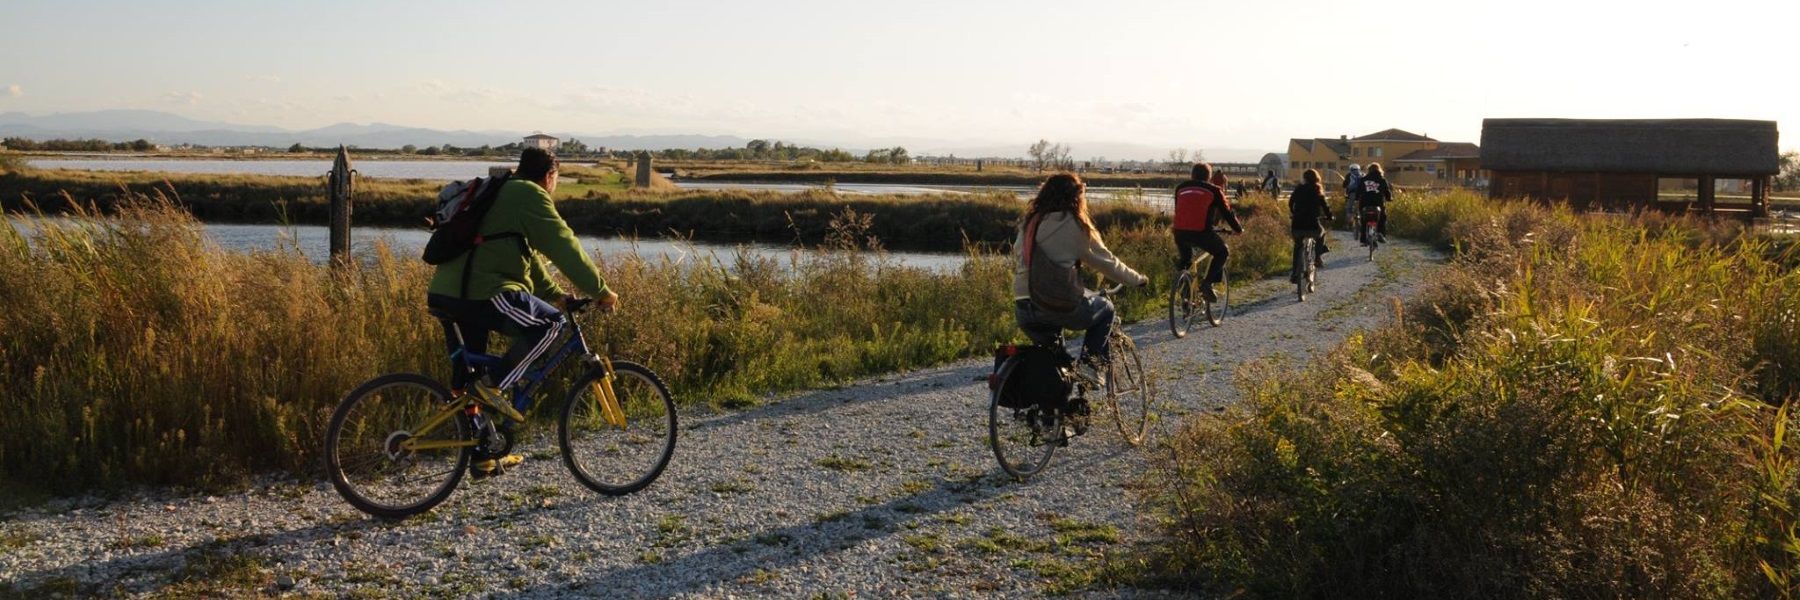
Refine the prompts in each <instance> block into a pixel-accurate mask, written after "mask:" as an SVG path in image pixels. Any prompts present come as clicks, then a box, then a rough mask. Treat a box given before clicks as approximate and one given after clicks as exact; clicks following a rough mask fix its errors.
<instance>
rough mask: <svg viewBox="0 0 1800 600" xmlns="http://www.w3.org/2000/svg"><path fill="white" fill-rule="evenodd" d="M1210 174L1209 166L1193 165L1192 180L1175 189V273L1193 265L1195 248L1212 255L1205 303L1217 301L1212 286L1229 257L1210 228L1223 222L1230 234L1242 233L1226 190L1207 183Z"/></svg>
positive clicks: (1205, 283)
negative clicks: (1228, 227) (1229, 226)
mask: <svg viewBox="0 0 1800 600" xmlns="http://www.w3.org/2000/svg"><path fill="white" fill-rule="evenodd" d="M1212 174H1213V168H1212V165H1209V164H1206V163H1195V164H1194V178H1193V179H1189V180H1187V181H1184V182H1182V183H1181V185H1178V186H1175V227H1174V230H1175V249H1176V255H1177V257H1176V259H1175V270H1176V271H1184V270H1187V268H1188V265H1191V264H1193V262H1194V248H1199V249H1201V250H1204V251H1206V253H1207V254H1211V255H1212V257H1213V259H1212V268H1210V269H1207V271H1206V279H1205V280H1204V281H1203V282H1202V283H1201V285H1200V295H1202V296H1205V297H1206V301H1207V302H1216V301H1218V299H1219V297H1218V294H1217V293H1215V292H1214V291H1213V284H1214V283H1218V282H1219V281H1220V280H1223V279H1224V278H1225V258H1226V257H1228V256H1230V255H1231V248H1230V247H1228V246H1226V245H1225V238H1224V237H1221V236H1220V235H1219V232H1218V231H1215V230H1214V229H1213V228H1214V227H1216V226H1218V224H1219V221H1224V222H1226V223H1230V224H1231V230H1232V232H1233V233H1243V232H1244V226H1243V224H1241V223H1239V222H1238V218H1237V213H1236V212H1233V211H1232V210H1231V201H1229V200H1226V199H1225V190H1222V189H1219V186H1216V185H1213V184H1212V183H1211V182H1210V181H1208V180H1209V179H1211V178H1212Z"/></svg>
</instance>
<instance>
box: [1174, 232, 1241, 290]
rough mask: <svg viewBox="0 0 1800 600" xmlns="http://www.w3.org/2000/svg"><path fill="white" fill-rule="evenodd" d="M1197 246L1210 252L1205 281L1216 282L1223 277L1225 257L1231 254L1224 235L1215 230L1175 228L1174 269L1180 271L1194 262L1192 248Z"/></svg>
mask: <svg viewBox="0 0 1800 600" xmlns="http://www.w3.org/2000/svg"><path fill="white" fill-rule="evenodd" d="M1195 248H1199V249H1201V250H1204V251H1206V253H1207V254H1211V255H1212V257H1213V260H1212V265H1211V266H1210V267H1209V268H1207V270H1206V280H1205V281H1206V282H1207V283H1218V282H1220V281H1223V280H1224V279H1225V259H1226V258H1229V257H1230V256H1231V248H1228V247H1226V246H1225V237H1224V236H1221V235H1219V232H1217V231H1189V230H1186V229H1177V230H1175V271H1176V272H1178V273H1179V272H1181V271H1186V270H1187V269H1188V265H1192V264H1194V249H1195Z"/></svg>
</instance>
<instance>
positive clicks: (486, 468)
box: [469, 454, 525, 479]
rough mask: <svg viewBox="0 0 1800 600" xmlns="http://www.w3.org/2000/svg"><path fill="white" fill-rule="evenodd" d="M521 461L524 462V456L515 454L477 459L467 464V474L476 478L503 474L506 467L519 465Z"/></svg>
mask: <svg viewBox="0 0 1800 600" xmlns="http://www.w3.org/2000/svg"><path fill="white" fill-rule="evenodd" d="M523 462H525V457H523V456H520V455H517V454H508V455H506V456H502V457H500V458H490V459H487V460H478V461H475V462H473V463H470V464H469V475H470V476H473V477H474V478H476V479H486V478H488V477H493V476H495V475H505V474H506V470H507V469H508V468H511V467H516V466H519V463H523Z"/></svg>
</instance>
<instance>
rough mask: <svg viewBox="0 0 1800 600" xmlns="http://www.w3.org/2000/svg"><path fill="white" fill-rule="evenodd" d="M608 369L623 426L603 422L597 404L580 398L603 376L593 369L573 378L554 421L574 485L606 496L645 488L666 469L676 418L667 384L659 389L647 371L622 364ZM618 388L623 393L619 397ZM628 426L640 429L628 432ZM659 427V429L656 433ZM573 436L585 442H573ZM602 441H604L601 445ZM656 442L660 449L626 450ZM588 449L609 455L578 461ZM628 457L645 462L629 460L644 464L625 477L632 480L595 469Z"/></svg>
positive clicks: (659, 382)
mask: <svg viewBox="0 0 1800 600" xmlns="http://www.w3.org/2000/svg"><path fill="white" fill-rule="evenodd" d="M612 367H613V375H614V380H613V381H614V383H613V390H614V394H615V395H616V396H618V398H619V404H620V409H621V410H622V411H623V412H624V414H625V417H626V420H625V421H624V422H625V423H626V425H623V426H615V425H610V424H604V423H602V422H601V419H603V417H602V416H601V414H600V413H599V411H598V408H597V407H598V405H597V404H596V403H595V402H594V401H591V400H589V399H588V398H584V396H589V397H590V398H591V394H592V393H593V391H594V386H593V385H592V384H593V383H594V382H596V381H598V380H599V379H600V378H601V377H603V376H604V375H605V373H604V372H603V371H602V370H600V369H598V368H595V369H590V370H588V372H587V373H585V374H583V375H582V376H581V377H580V378H579V379H576V380H575V381H574V382H573V383H574V386H573V387H572V388H571V389H570V390H569V397H568V401H567V402H565V403H564V404H563V410H562V416H561V418H560V419H558V422H557V443H558V445H559V446H561V448H562V455H563V466H565V467H568V469H569V473H570V474H572V475H574V476H575V480H576V481H580V482H581V484H582V485H585V486H587V487H588V489H591V490H594V491H596V492H600V493H602V494H605V495H608V496H623V495H625V494H630V493H632V492H636V491H638V490H642V489H644V488H645V487H647V486H649V485H650V484H651V483H652V482H655V481H656V478H657V477H659V476H661V475H662V472H663V470H664V469H666V468H668V466H669V460H670V459H671V458H673V457H674V456H675V438H676V436H677V421H678V419H677V417H676V414H675V398H674V397H673V396H671V395H670V394H669V388H668V386H665V385H663V382H662V379H661V378H659V377H657V376H656V373H655V372H653V371H651V370H650V368H649V367H645V366H643V365H640V364H637V363H634V362H630V361H623V360H615V361H613V363H612ZM632 382H635V384H634V383H632ZM621 389H624V390H625V391H624V392H623V393H621V392H620V391H619V390H621ZM659 412H660V414H658V413H659ZM590 418H591V419H592V421H591V423H592V424H593V425H594V427H592V428H589V427H588V426H587V425H588V424H589V423H590V421H589V419H590ZM633 423H635V424H642V425H645V427H644V428H642V429H629V427H630V424H633ZM571 424H574V425H573V426H572V425H571ZM614 427H617V428H618V431H617V432H616V433H617V434H619V435H612V434H613V433H615V432H614V431H613V429H614ZM659 428H660V429H661V431H658V429H659ZM582 434H591V436H592V439H587V438H588V437H589V436H588V435H582ZM603 434H604V435H603ZM577 436H579V437H582V438H584V439H581V440H577V439H576V437H577ZM602 438H604V439H605V440H607V441H605V442H601V441H600V440H601V439H602ZM657 439H660V440H661V441H662V446H661V447H659V448H649V449H644V448H639V450H640V451H639V452H630V450H631V447H632V446H644V445H647V444H651V443H654V441H655V440H657ZM621 444H623V445H621ZM588 450H598V451H599V452H601V453H603V454H608V455H610V456H605V457H604V460H591V461H590V460H583V459H582V457H583V456H585V455H586V454H588V452H587V451H588ZM642 450H648V452H645V451H642ZM628 454H631V455H635V456H637V457H640V458H645V459H648V461H634V462H642V463H644V465H643V468H642V469H641V470H639V471H636V472H635V474H632V475H630V477H633V478H631V479H626V480H623V481H620V480H615V479H611V478H609V477H607V476H606V475H607V474H606V473H602V472H601V471H600V470H599V469H602V468H605V467H611V466H615V465H619V464H623V463H625V462H626V460H627V459H628V458H630V457H629V456H627V455H628Z"/></svg>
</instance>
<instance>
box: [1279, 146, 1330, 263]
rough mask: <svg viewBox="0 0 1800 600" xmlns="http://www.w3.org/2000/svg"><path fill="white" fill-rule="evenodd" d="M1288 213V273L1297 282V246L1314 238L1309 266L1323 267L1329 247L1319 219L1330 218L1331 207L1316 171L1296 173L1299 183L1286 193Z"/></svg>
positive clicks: (1298, 259) (1298, 255)
mask: <svg viewBox="0 0 1800 600" xmlns="http://www.w3.org/2000/svg"><path fill="white" fill-rule="evenodd" d="M1288 214H1289V215H1291V216H1292V222H1291V223H1290V226H1291V228H1292V233H1293V237H1294V265H1295V267H1296V268H1295V270H1294V274H1293V275H1291V276H1290V278H1291V279H1295V280H1296V281H1295V283H1298V277H1299V268H1298V267H1299V264H1300V262H1299V261H1300V245H1301V243H1302V242H1305V241H1306V239H1307V238H1312V239H1314V240H1318V242H1317V243H1316V244H1314V246H1313V247H1314V248H1315V249H1316V250H1317V252H1315V253H1314V254H1313V265H1314V266H1318V267H1324V266H1325V253H1326V252H1330V251H1331V249H1329V248H1326V247H1325V226H1324V224H1323V223H1321V221H1329V220H1331V218H1332V217H1331V207H1330V206H1329V205H1327V204H1326V203H1325V186H1324V184H1322V183H1320V182H1319V171H1318V170H1316V169H1307V170H1306V172H1305V173H1301V174H1300V185H1299V186H1296V187H1295V188H1294V194H1293V195H1292V196H1288Z"/></svg>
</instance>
